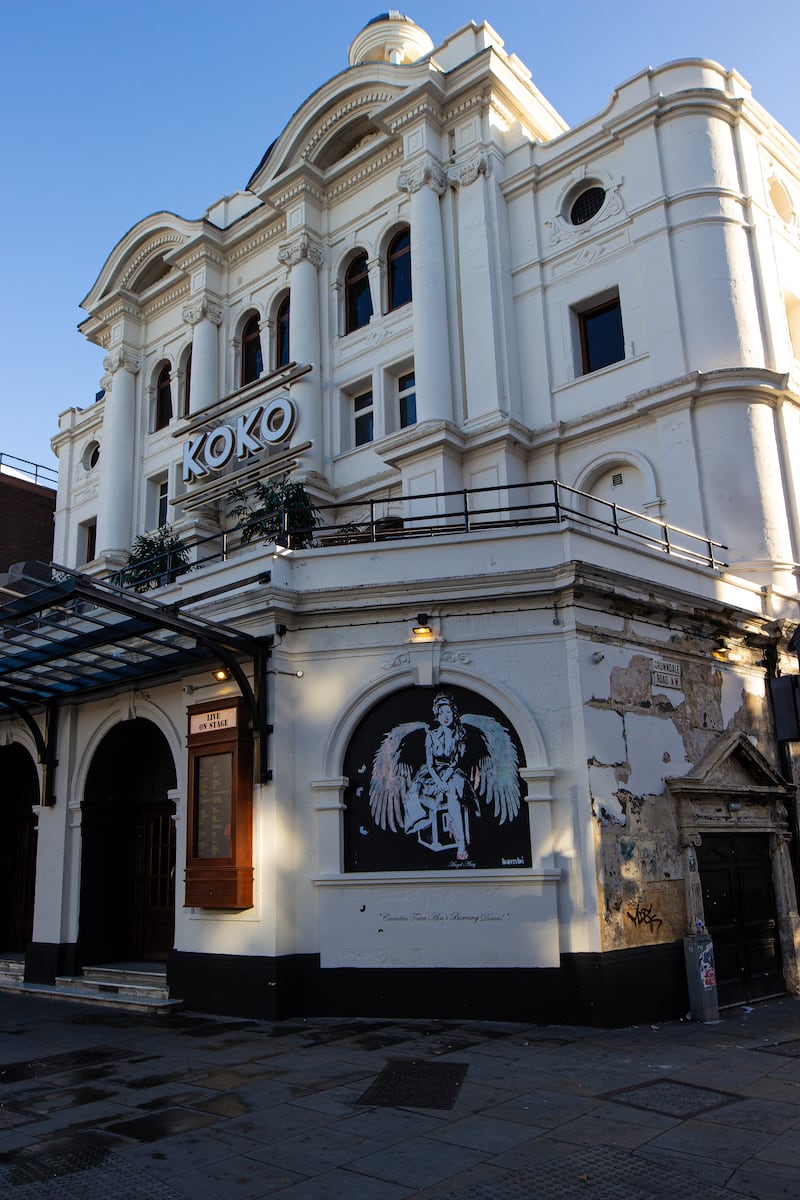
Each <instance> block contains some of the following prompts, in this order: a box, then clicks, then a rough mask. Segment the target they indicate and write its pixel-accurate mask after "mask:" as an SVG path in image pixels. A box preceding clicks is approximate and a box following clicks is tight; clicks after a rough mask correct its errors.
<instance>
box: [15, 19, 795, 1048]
mask: <svg viewBox="0 0 800 1200" xmlns="http://www.w3.org/2000/svg"><path fill="white" fill-rule="evenodd" d="M340 65H342V64H340V62H334V63H332V68H334V69H338V68H339V67H340ZM612 82H613V81H609V83H610V84H611V83H612ZM273 132H276V133H277V136H276V138H275V140H274V141H273V142H272V145H271V146H270V147H269V149H268V150H267V151H266V153H265V154H264V155H263V157H262V158H261V161H260V162H259V164H258V166H257V167H256V170H255V172H254V174H253V175H252V177H251V179H250V181H249V182H248V184H247V187H246V188H245V190H243V191H237V192H234V193H233V194H232V195H230V196H227V197H225V198H223V199H221V200H219V201H218V202H216V203H214V204H213V205H212V206H211V207H210V208H209V209H208V211H207V212H206V213H205V214H204V216H202V217H201V218H200V219H198V220H187V219H185V218H183V217H177V216H174V215H173V214H171V213H166V212H160V213H156V214H155V215H152V216H148V217H145V218H144V219H143V220H142V221H140V222H139V224H137V225H135V226H134V228H133V229H131V230H130V231H129V232H128V233H126V234H125V235H124V237H123V238H122V239H121V240H120V242H119V243H118V244H117V245H116V246H115V247H114V248H113V250H112V251H111V253H110V254H109V256H108V258H107V260H106V262H105V263H104V265H103V266H102V268H101V270H100V273H99V276H98V278H97V281H96V282H95V283H94V284H93V286H92V288H91V290H90V292H89V294H88V296H87V297H86V299H85V300H84V301H83V306H84V308H85V310H86V312H87V314H88V316H87V318H86V320H85V321H84V323H83V325H82V326H81V329H82V332H83V333H84V334H85V336H86V337H87V338H88V339H89V340H90V341H91V342H93V343H95V344H97V345H99V346H100V347H102V348H103V350H104V352H105V355H106V357H105V375H104V377H103V380H102V384H101V387H102V389H103V391H102V392H101V393H100V394H99V398H98V399H97V401H96V402H95V403H93V404H90V405H89V406H87V407H86V408H85V409H70V410H68V411H67V412H65V413H63V414H62V415H61V417H60V423H59V429H58V432H57V434H56V436H55V438H54V441H53V446H54V448H55V451H56V453H57V455H58V458H59V467H60V483H59V492H58V508H57V515H56V539H55V554H54V562H55V564H57V569H55V568H45V567H44V566H40V565H36V564H32V563H26V564H22V565H20V566H19V567H17V568H14V569H12V571H11V572H9V573H8V575H6V576H4V577H3V578H2V580H0V584H1V585H2V591H1V592H0V659H1V660H2V661H0V764H1V765H2V766H3V768H4V769H3V771H2V774H0V778H2V780H3V787H2V790H1V791H0V805H1V806H2V808H3V813H4V818H5V827H6V828H7V829H9V830H10V831H11V833H10V839H9V840H7V843H6V849H5V850H4V863H5V866H4V871H3V881H2V884H1V885H0V886H2V888H3V889H4V895H3V897H2V900H3V904H2V906H0V908H1V909H2V918H0V920H2V924H0V957H2V958H3V960H4V961H5V979H6V986H25V987H29V988H40V989H44V990H47V989H48V988H54V987H58V988H61V989H65V988H72V987H75V986H76V984H75V980H76V979H77V978H78V977H80V976H81V972H82V971H83V970H85V971H86V973H87V976H89V977H92V978H94V979H97V978H103V976H102V972H98V970H97V969H98V968H103V967H105V968H107V967H108V966H109V964H117V963H126V964H127V965H128V967H129V969H130V970H132V971H133V972H134V973H135V972H136V971H137V969H138V970H142V971H144V970H145V969H147V971H148V972H149V975H150V976H159V975H161V976H162V979H161V985H162V986H163V987H164V988H166V989H168V991H169V995H170V997H171V998H173V999H179V1000H183V1001H184V1003H185V1004H186V1005H187V1006H189V1007H191V1008H195V1009H199V1010H204V1011H209V1012H217V1013H229V1014H239V1015H252V1016H258V1017H273V1016H277V1017H282V1016H287V1015H302V1014H314V1013H316V1014H329V1015H335V1014H353V1015H364V1016H367V1015H385V1016H386V1015H388V1016H412V1015H414V1016H447V1017H494V1018H502V1019H514V1020H517V1019H519V1020H526V1021H527V1020H535V1021H566V1022H574V1023H582V1022H583V1023H598V1024H616V1023H621V1022H625V1021H630V1020H637V1019H647V1018H650V1019H655V1018H661V1017H668V1016H676V1015H683V1014H684V1013H685V1012H686V1011H687V1009H688V1008H689V1006H690V1004H691V1005H692V1008H693V1011H697V1012H699V1011H701V1010H702V1007H703V1002H704V998H705V999H706V1000H708V1002H709V1004H710V1005H711V1007H712V1008H713V1005H714V1004H715V1003H717V1002H719V1003H720V1004H727V1003H735V1002H737V1001H744V1000H752V999H755V998H759V997H762V996H765V995H770V994H775V993H778V992H783V991H788V992H792V993H797V992H798V991H799V990H800V970H799V969H798V957H799V956H800V922H799V921H798V914H797V890H796V878H797V866H798V852H797V845H798V843H797V832H798V810H797V803H796V796H795V784H794V778H795V775H796V770H795V762H794V758H793V753H794V750H795V749H796V747H795V746H794V742H795V741H796V740H797V739H798V737H800V731H798V729H797V715H796V712H797V706H796V705H795V699H796V692H795V687H794V685H795V683H796V671H797V658H796V656H795V654H794V643H793V642H791V638H792V634H793V633H794V630H795V628H796V627H797V624H798V621H800V610H799V609H798V591H797V571H798V565H797V564H798V561H800V507H799V504H798V499H799V497H800V486H799V481H798V478H797V472H798V470H799V469H800V467H799V466H798V464H800V147H798V144H797V143H796V142H795V141H794V140H793V139H792V138H791V136H790V135H789V134H788V133H787V132H786V131H785V130H784V129H783V128H781V126H780V125H778V124H777V123H776V122H775V121H774V120H773V119H772V118H771V117H770V115H769V114H768V113H767V112H765V111H764V109H762V108H761V107H760V106H759V105H758V103H757V102H756V101H755V100H754V99H753V98H752V96H751V92H750V87H749V85H748V84H747V82H746V81H745V80H744V79H743V78H742V77H741V76H740V75H738V74H737V73H736V72H735V71H729V70H726V69H723V68H722V67H720V66H719V65H717V64H716V63H714V62H711V61H707V60H698V59H687V60H685V61H680V62H674V63H670V64H667V65H666V66H664V67H661V68H659V69H657V70H656V69H647V70H643V71H642V72H641V74H639V75H636V76H635V77H633V78H632V79H629V80H628V81H626V82H625V83H622V84H620V85H619V86H618V87H616V88H615V90H614V91H613V92H612V93H611V98H610V100H609V103H608V105H607V107H606V108H605V109H604V111H603V112H601V113H599V114H598V115H597V116H594V117H591V118H590V119H587V120H586V121H585V122H584V123H583V124H580V125H578V126H577V127H575V128H574V129H570V128H568V127H567V125H566V124H565V123H564V121H563V120H562V119H561V118H560V117H559V115H558V113H557V112H556V111H555V109H554V108H553V107H552V106H551V104H550V103H549V102H548V100H547V99H545V97H544V96H542V95H541V94H540V92H539V91H538V90H537V88H536V86H535V84H534V82H533V81H532V79H531V74H530V72H529V71H528V70H527V69H526V67H525V66H524V64H523V63H522V62H521V61H520V59H519V58H517V56H516V55H515V54H509V53H507V51H506V50H505V48H504V45H503V41H502V39H501V38H500V37H499V36H498V34H496V33H495V31H494V30H493V29H492V28H491V27H490V26H489V25H486V24H482V25H475V24H468V25H465V26H464V27H463V28H462V29H459V30H458V31H457V32H455V33H453V34H452V35H451V36H450V37H448V38H447V39H446V40H445V41H443V42H442V43H441V45H438V46H434V45H433V44H432V42H431V40H430V38H429V37H428V35H427V34H426V33H425V32H424V30H423V29H421V28H420V27H419V26H417V25H416V24H415V23H414V22H413V21H411V20H410V19H409V18H407V17H405V16H403V15H402V14H400V13H396V12H391V13H387V14H383V15H382V16H380V17H377V18H376V19H375V20H374V21H372V22H370V24H368V25H367V26H366V27H365V28H364V29H363V30H362V31H361V32H360V33H359V34H358V35H357V36H356V38H355V40H354V41H353V42H352V44H351V46H350V48H349V54H348V58H347V65H346V66H345V67H344V69H341V70H338V73H337V74H335V75H334V76H333V78H331V79H330V80H329V81H328V82H327V83H323V84H322V85H321V86H320V87H319V88H318V89H317V90H316V91H315V92H314V93H313V95H312V96H311V97H310V98H309V99H308V100H307V101H306V102H305V103H304V104H303V105H302V106H301V107H300V108H299V109H298V111H297V112H296V113H295V114H294V115H293V116H292V117H291V118H290V120H289V121H288V124H286V126H285V127H284V128H283V129H282V130H277V129H276V130H274V131H273ZM260 150H261V148H260V147H257V148H254V159H255V158H257V157H258V154H259V153H260ZM282 502H283V503H282ZM276 505H277V510H278V511H277V514H276V512H275V511H274V510H275V508H276ZM140 535H147V536H146V537H145V538H144V540H143V541H142V540H140V541H139V543H138V558H137V557H136V556H135V559H136V565H135V567H130V566H129V568H128V570H126V569H125V568H126V564H128V554H129V552H130V550H131V547H132V546H133V545H134V543H135V541H136V539H137V538H139V537H140ZM153 554H156V557H155V558H151V557H150V556H151V555H153ZM159 554H160V557H159ZM142 557H144V558H145V560H148V559H149V561H145V562H144V564H142V562H141V559H142ZM215 671H217V675H214V674H212V672H215ZM218 676H219V677H218ZM776 722H777V724H776ZM709 939H710V941H709ZM714 969H715V970H716V975H715V974H714ZM92 973H94V974H92ZM106 978H109V977H108V976H106ZM15 979H16V981H17V982H16V983H15V982H14V980H15ZM715 980H716V990H715V987H714V984H715ZM705 993H707V995H704V994H705ZM698 997H699V999H698Z"/></svg>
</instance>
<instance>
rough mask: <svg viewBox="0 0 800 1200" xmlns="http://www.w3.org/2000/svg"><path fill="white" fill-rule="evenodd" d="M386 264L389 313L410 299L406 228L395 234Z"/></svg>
mask: <svg viewBox="0 0 800 1200" xmlns="http://www.w3.org/2000/svg"><path fill="white" fill-rule="evenodd" d="M386 258H387V264H388V273H389V279H388V283H389V286H388V301H389V309H388V311H389V312H391V311H392V309H394V308H400V307H401V306H402V305H403V304H408V302H409V300H410V299H411V231H410V230H409V228H408V226H406V228H405V229H401V230H400V232H399V233H397V234H395V236H394V237H393V238H392V240H391V242H390V243H389V251H388V253H387V255H386Z"/></svg>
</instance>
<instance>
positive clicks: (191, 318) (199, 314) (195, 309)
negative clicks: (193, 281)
mask: <svg viewBox="0 0 800 1200" xmlns="http://www.w3.org/2000/svg"><path fill="white" fill-rule="evenodd" d="M182 316H183V319H184V321H185V322H186V324H187V325H197V324H198V323H199V322H200V321H210V322H211V323H212V325H221V324H222V308H221V306H220V305H219V304H216V303H215V301H213V300H209V298H208V296H203V298H202V299H201V300H199V301H197V303H196V304H194V305H193V306H192V307H191V308H185V309H184V310H183V313H182Z"/></svg>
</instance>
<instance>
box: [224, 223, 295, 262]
mask: <svg viewBox="0 0 800 1200" xmlns="http://www.w3.org/2000/svg"><path fill="white" fill-rule="evenodd" d="M285 233H286V222H285V220H281V221H279V222H276V223H275V224H274V225H271V226H270V227H269V228H268V229H262V230H260V232H259V233H256V234H254V235H253V237H250V238H248V239H247V241H246V242H242V244H241V246H237V248H236V249H235V250H233V251H231V254H230V257H229V263H230V265H231V266H234V265H235V264H236V263H238V262H241V260H242V259H243V258H248V257H249V256H250V255H251V254H255V253H256V252H257V251H258V250H261V249H262V248H263V247H264V246H266V245H267V244H268V243H269V242H274V241H275V240H276V239H277V238H279V237H283V236H284V235H285Z"/></svg>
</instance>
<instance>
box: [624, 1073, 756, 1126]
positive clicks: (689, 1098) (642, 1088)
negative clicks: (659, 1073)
mask: <svg viewBox="0 0 800 1200" xmlns="http://www.w3.org/2000/svg"><path fill="white" fill-rule="evenodd" d="M604 1099H606V1100H613V1101H614V1103H615V1104H629V1105H630V1106H631V1107H632V1108H643V1109H646V1110H647V1111H648V1112H657V1113H663V1115H664V1116H666V1117H696V1116H699V1115H700V1113H704V1112H710V1111H711V1109H713V1108H721V1107H722V1106H723V1105H724V1104H731V1103H732V1102H733V1101H734V1100H739V1099H741V1097H740V1096H734V1095H731V1093H730V1092H717V1091H715V1090H714V1089H713V1088H704V1087H698V1086H697V1085H696V1084H693V1083H679V1082H678V1081H677V1080H676V1079H656V1080H654V1081H653V1082H652V1083H640V1084H637V1085H636V1087H628V1088H620V1090H619V1091H616V1092H606V1093H605V1096H604Z"/></svg>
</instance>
